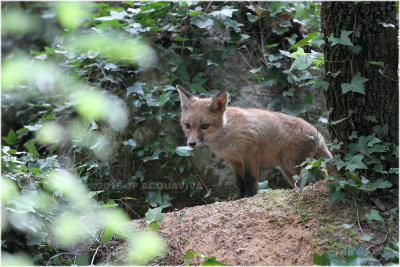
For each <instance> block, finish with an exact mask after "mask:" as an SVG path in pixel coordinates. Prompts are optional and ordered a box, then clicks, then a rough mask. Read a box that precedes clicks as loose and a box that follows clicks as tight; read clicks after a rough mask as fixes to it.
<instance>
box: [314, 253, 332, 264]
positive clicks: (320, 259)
mask: <svg viewBox="0 0 400 267" xmlns="http://www.w3.org/2000/svg"><path fill="white" fill-rule="evenodd" d="M313 263H314V264H317V265H322V266H326V265H328V263H329V260H328V255H327V254H326V253H324V254H322V255H321V256H320V255H318V254H317V253H315V252H314V258H313Z"/></svg>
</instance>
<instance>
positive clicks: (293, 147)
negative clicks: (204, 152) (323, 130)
mask: <svg viewBox="0 0 400 267" xmlns="http://www.w3.org/2000/svg"><path fill="white" fill-rule="evenodd" d="M177 88H178V91H179V94H180V97H181V105H182V117H181V122H182V127H183V130H184V131H185V134H186V136H187V138H188V144H190V145H192V146H193V147H195V148H196V147H198V146H200V145H203V144H206V145H208V146H209V147H210V148H211V150H213V151H214V152H215V153H217V154H218V155H220V156H221V157H223V158H224V159H225V160H227V161H228V162H229V163H230V164H231V166H232V168H233V170H234V172H235V176H236V179H237V183H238V186H239V189H240V194H241V196H242V197H243V196H252V195H254V194H256V192H257V182H258V177H259V169H260V167H261V166H271V165H279V166H280V169H281V171H282V173H283V175H284V177H285V178H286V180H287V182H288V183H289V184H290V185H292V186H293V180H292V177H293V175H296V174H299V171H300V170H299V168H296V166H297V165H299V164H300V163H302V162H303V161H304V160H305V159H306V158H307V157H313V158H319V157H327V158H332V155H331V153H330V152H329V150H328V148H327V147H326V145H325V141H324V138H323V137H322V136H321V134H320V133H319V132H318V131H317V129H316V128H315V127H314V126H312V125H311V124H309V123H308V122H306V121H304V120H303V119H301V118H297V117H293V116H289V115H286V114H283V113H279V112H273V111H269V110H263V109H255V108H246V109H244V108H238V107H227V102H228V94H227V93H226V92H223V93H221V94H219V95H218V96H215V97H214V98H198V97H196V96H194V95H192V94H191V93H190V92H188V91H186V90H184V89H183V88H182V87H180V86H177ZM204 124H208V125H209V127H208V128H207V129H202V128H201V127H203V126H202V125H204ZM186 125H190V128H189V129H187V128H186ZM193 144H194V145H193Z"/></svg>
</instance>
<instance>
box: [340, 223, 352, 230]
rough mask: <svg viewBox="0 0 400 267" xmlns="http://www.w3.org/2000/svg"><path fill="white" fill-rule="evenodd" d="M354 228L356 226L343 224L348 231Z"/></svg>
mask: <svg viewBox="0 0 400 267" xmlns="http://www.w3.org/2000/svg"><path fill="white" fill-rule="evenodd" d="M353 226H354V224H347V223H343V224H342V227H343V228H344V229H346V230H349V229H351V228H353Z"/></svg>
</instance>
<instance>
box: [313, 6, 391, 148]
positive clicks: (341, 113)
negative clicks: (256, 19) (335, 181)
mask: <svg viewBox="0 0 400 267" xmlns="http://www.w3.org/2000/svg"><path fill="white" fill-rule="evenodd" d="M396 16H397V11H396V7H395V2H359V3H355V2H340V1H339V2H322V6H321V26H322V30H323V33H324V36H325V37H324V38H325V45H324V57H325V62H326V63H325V71H326V74H327V75H326V76H325V81H327V82H328V83H329V87H328V90H327V92H326V101H327V105H328V108H332V109H333V110H332V112H331V113H330V116H329V119H330V121H336V120H339V119H342V118H346V117H349V119H346V120H344V121H342V122H340V123H337V124H335V125H331V126H330V127H329V134H330V137H331V140H334V139H335V138H338V139H339V140H341V141H343V142H344V143H345V144H347V143H349V142H350V140H349V139H348V137H349V136H350V135H351V134H352V131H358V135H359V136H360V135H366V136H368V135H370V134H372V133H373V127H374V126H377V125H379V126H380V130H379V132H380V133H381V134H380V137H379V138H381V139H383V141H389V142H392V143H396V144H397V145H398V138H399V130H398V127H399V115H398V111H399V106H398V101H399V99H398V94H399V88H398V57H399V56H398V36H397V34H398V30H399V29H398V24H397V20H396ZM390 24H391V25H390ZM343 30H346V31H352V33H351V34H350V35H349V36H348V37H349V38H350V40H351V42H352V44H353V45H354V46H357V45H358V46H360V47H361V51H360V52H359V53H358V54H356V53H353V52H351V51H350V50H349V48H350V46H345V45H340V44H336V45H335V46H331V44H330V43H328V37H329V36H330V35H331V34H333V37H335V38H338V37H340V34H341V32H342V31H343ZM370 61H375V62H378V61H382V62H383V63H384V67H381V66H379V65H372V64H371V63H370ZM379 70H381V72H382V71H384V73H383V74H381V73H379ZM338 71H341V73H340V74H337V72H338ZM357 72H359V73H360V74H361V76H362V77H365V78H367V79H368V81H367V82H365V83H364V86H365V94H362V93H357V92H352V91H350V92H348V93H346V94H343V93H342V88H341V84H342V83H350V82H351V80H352V78H353V77H354V76H355V75H356V73H357ZM334 73H336V74H337V76H336V75H332V74H334ZM335 76H336V77H335ZM350 110H353V112H354V113H353V114H352V115H351V116H349V111H350ZM350 113H351V112H350ZM371 116H373V117H371ZM373 118H375V119H376V121H375V120H374V119H373ZM374 121H375V122H374ZM379 126H378V127H379Z"/></svg>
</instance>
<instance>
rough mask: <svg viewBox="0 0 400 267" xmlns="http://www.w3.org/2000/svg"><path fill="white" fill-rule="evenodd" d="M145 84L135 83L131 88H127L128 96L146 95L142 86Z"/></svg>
mask: <svg viewBox="0 0 400 267" xmlns="http://www.w3.org/2000/svg"><path fill="white" fill-rule="evenodd" d="M143 84H144V83H141V82H135V83H134V84H133V85H132V86H129V87H128V88H126V95H127V96H128V95H130V94H132V93H135V94H138V95H144V91H143V88H142V85H143Z"/></svg>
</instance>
